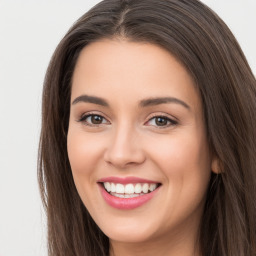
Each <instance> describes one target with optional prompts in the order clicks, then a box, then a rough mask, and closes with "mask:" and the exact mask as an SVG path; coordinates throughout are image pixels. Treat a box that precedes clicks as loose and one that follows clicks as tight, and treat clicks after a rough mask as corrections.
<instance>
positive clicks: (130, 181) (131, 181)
mask: <svg viewBox="0 0 256 256" xmlns="http://www.w3.org/2000/svg"><path fill="white" fill-rule="evenodd" d="M97 182H100V183H103V182H113V183H120V184H124V185H125V184H136V183H149V184H151V183H157V184H159V183H160V182H158V181H152V180H146V179H142V178H138V177H133V176H129V177H115V176H112V177H106V178H102V179H99V180H98V181H97Z"/></svg>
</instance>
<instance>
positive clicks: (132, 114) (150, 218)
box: [67, 39, 216, 256]
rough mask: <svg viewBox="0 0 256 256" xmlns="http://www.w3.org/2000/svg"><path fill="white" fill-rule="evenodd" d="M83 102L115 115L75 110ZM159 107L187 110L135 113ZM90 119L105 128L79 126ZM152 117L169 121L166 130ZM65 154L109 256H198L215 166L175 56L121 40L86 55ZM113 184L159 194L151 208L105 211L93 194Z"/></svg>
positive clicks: (75, 85)
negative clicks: (146, 183)
mask: <svg viewBox="0 0 256 256" xmlns="http://www.w3.org/2000/svg"><path fill="white" fill-rule="evenodd" d="M81 95H90V96H96V97H100V98H103V99H104V100H105V101H107V102H108V104H109V106H102V105H99V104H95V103H90V102H82V101H79V102H76V103H73V101H74V100H75V99H76V98H77V97H79V96H81ZM155 97H174V98H176V99H178V100H180V101H182V102H184V103H185V104H186V105H187V107H186V106H184V105H183V104H181V103H180V102H178V101H175V102H168V103H163V104H158V105H151V106H146V107H143V106H141V105H140V104H139V102H140V101H142V100H144V99H148V98H155ZM72 103H73V104H72ZM87 114H94V115H100V116H102V117H103V118H102V119H100V122H101V123H100V124H97V125H96V124H95V122H94V119H91V118H90V117H87V118H86V119H85V118H84V119H83V121H81V117H83V116H86V115H87ZM154 116H164V117H165V119H164V121H165V122H164V125H162V124H161V123H160V125H159V122H157V121H156V118H154ZM169 119H171V120H174V122H173V121H172V122H171V121H168V120H169ZM67 147H68V155H69V160H70V164H71V169H72V174H73V177H74V181H75V185H76V187H77V190H78V193H79V195H80V197H81V199H82V201H83V203H84V205H85V206H86V208H87V209H88V211H89V212H90V214H91V216H92V218H93V219H94V220H95V222H96V223H97V225H98V226H99V227H100V228H101V230H102V231H103V232H104V233H105V234H106V235H107V236H108V237H109V239H110V245H111V252H110V254H111V255H118V256H119V255H122V256H126V255H147V256H150V255H154V256H155V255H158V256H159V255H160V256H161V255H165V256H166V255H172V256H191V255H200V252H199V251H198V248H197V243H196V241H197V238H198V230H199V224H200V219H201V216H202V211H203V207H204V203H205V195H206V190H207V187H208V184H209V178H210V173H211V170H213V169H215V166H216V160H215V159H213V158H212V157H211V154H210V151H209V147H208V144H207V137H206V130H205V124H204V119H203V110H202V104H201V99H200V96H199V94H198V92H197V90H196V87H195V85H194V82H193V80H192V78H191V77H190V75H189V74H188V72H187V71H186V70H185V68H184V67H183V66H182V65H181V64H180V63H179V62H178V61H177V60H176V59H175V58H174V57H173V56H172V55H171V54H170V53H169V52H167V51H166V50H164V49H162V48H160V47H159V46H156V45H153V44H149V43H148V44H147V43H138V42H128V41H125V40H118V39H116V40H102V41H98V42H94V43H92V44H90V45H88V46H86V47H85V48H84V49H83V50H82V52H81V54H80V56H79V59H78V61H77V64H76V67H75V70H74V74H73V81H72V91H71V108H70V121H69V130H68V145H67ZM109 176H117V177H128V176H135V177H139V178H144V179H149V180H154V181H158V182H159V183H161V184H162V185H161V187H160V188H159V190H158V192H157V193H156V194H155V196H154V197H153V198H152V199H151V200H150V201H148V202H147V203H146V204H144V205H142V206H140V207H138V208H135V209H133V210H120V209H116V208H113V207H111V206H109V205H108V204H107V203H106V202H105V200H104V199H103V197H102V195H101V193H100V190H99V186H98V184H97V180H99V179H101V178H104V177H109Z"/></svg>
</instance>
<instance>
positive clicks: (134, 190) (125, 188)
mask: <svg viewBox="0 0 256 256" xmlns="http://www.w3.org/2000/svg"><path fill="white" fill-rule="evenodd" d="M103 185H104V187H105V189H106V190H107V191H108V192H109V193H111V194H114V195H116V194H121V195H120V196H119V197H124V198H130V197H133V195H135V196H139V195H141V193H142V195H144V194H147V193H150V192H152V191H154V190H155V189H156V188H157V184H156V183H150V184H149V183H137V184H126V185H123V184H120V183H116V184H115V183H110V182H104V183H103Z"/></svg>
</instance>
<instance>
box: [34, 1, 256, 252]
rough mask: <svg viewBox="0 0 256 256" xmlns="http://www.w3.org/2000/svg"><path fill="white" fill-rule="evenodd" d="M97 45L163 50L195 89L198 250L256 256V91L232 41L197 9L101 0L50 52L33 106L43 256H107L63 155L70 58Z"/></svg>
mask: <svg viewBox="0 0 256 256" xmlns="http://www.w3.org/2000/svg"><path fill="white" fill-rule="evenodd" d="M103 38H121V39H124V40H128V41H135V42H136V41H137V42H149V43H153V44H157V45H159V46H161V47H163V48H165V49H167V50H168V51H169V52H170V53H171V54H173V55H174V56H175V57H176V58H177V59H178V60H179V61H180V62H181V63H182V64H183V66H184V67H185V68H186V69H187V70H188V72H189V73H190V75H191V76H192V77H193V79H194V81H195V84H196V86H197V87H198V89H199V92H200V95H201V98H202V102H203V107H204V115H205V122H206V127H207V133H208V140H209V145H210V148H211V150H212V152H213V154H215V156H216V157H217V158H218V159H219V164H220V168H221V173H220V174H218V175H216V174H213V173H212V177H211V180H210V185H209V189H208V194H207V201H206V205H205V210H204V215H203V218H202V222H201V227H200V228H201V230H200V238H199V242H200V246H201V253H202V255H203V256H220V255H221V256H254V255H256V128H255V120H256V83H255V77H254V76H253V74H252V72H251V70H250V67H249V65H248V63H247V61H246V59H245V57H244V54H243V52H242V50H241V49H240V47H239V45H238V43H237V41H236V40H235V38H234V36H233V35H232V33H231V32H230V30H229V29H228V27H227V26H226V25H225V24H224V22H223V21H222V20H221V19H220V18H219V17H218V16H217V15H216V14H215V13H214V12H213V11H212V10H210V9H209V8H208V7H206V6H205V5H204V4H202V3H201V2H200V1H197V0H139V1H138V0H126V1H125V0H105V1H102V2H101V3H99V4H97V5H96V6H95V7H94V8H92V9H91V10H90V11H89V12H87V13H86V14H85V15H83V16H82V17H81V18H80V19H79V20H78V21H77V22H76V23H75V24H74V25H73V26H72V28H71V29H70V30H69V31H68V32H67V34H66V35H65V37H64V38H63V39H62V41H61V42H60V44H59V45H58V47H57V49H56V51H55V53H54V55H53V57H52V59H51V62H50V65H49V67H48V70H47V73H46V77H45V82H44V88H43V103H42V131H41V138H40V149H39V160H38V178H39V184H40V190H41V196H42V199H43V203H44V206H45V209H46V213H47V218H48V251H49V256H82V255H87V256H99V255H108V253H109V241H108V238H107V237H106V236H105V235H104V234H103V233H102V231H101V230H100V229H99V227H97V225H96V224H95V223H94V221H93V219H92V218H91V216H90V215H89V213H88V212H87V210H86V208H85V206H84V205H83V203H82V202H81V200H80V198H79V195H78V193H77V191H76V188H75V185H74V181H73V178H72V173H71V169H70V164H69V160H68V155H67V145H66V144H67V131H68V122H69V108H70V90H71V86H72V74H73V71H74V67H75V64H76V61H77V58H78V56H79V53H80V51H81V50H82V49H83V48H84V47H85V46H86V45H87V44H89V43H92V42H94V41H97V40H100V39H103Z"/></svg>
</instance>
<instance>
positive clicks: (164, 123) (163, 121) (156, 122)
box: [147, 116, 178, 128]
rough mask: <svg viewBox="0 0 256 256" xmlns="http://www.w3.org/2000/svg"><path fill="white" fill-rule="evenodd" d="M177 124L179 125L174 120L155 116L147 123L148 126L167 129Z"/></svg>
mask: <svg viewBox="0 0 256 256" xmlns="http://www.w3.org/2000/svg"><path fill="white" fill-rule="evenodd" d="M177 124H178V122H177V121H175V120H172V119H170V118H168V117H166V116H155V117H153V118H151V119H150V120H149V121H148V122H147V125H150V126H156V127H159V128H165V127H169V126H174V125H177Z"/></svg>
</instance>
